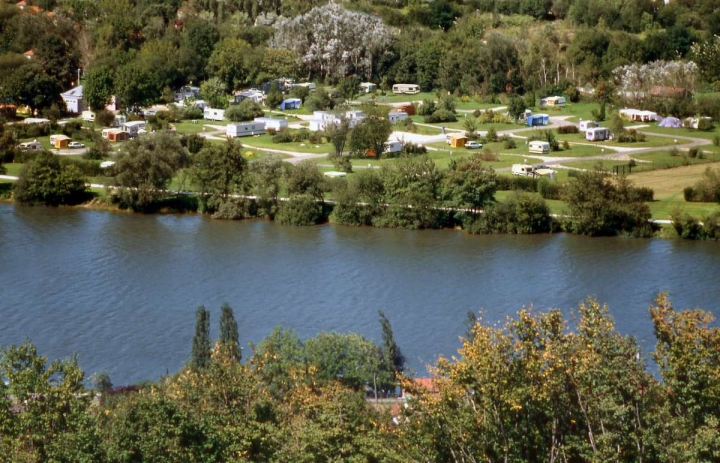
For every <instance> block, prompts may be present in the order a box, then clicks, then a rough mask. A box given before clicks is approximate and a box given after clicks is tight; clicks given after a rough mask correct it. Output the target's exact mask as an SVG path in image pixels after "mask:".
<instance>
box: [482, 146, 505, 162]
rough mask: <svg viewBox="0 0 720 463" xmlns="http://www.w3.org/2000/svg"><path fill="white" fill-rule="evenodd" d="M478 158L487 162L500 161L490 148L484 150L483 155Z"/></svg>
mask: <svg viewBox="0 0 720 463" xmlns="http://www.w3.org/2000/svg"><path fill="white" fill-rule="evenodd" d="M477 156H478V157H479V158H480V159H481V160H482V161H485V162H498V161H499V160H500V158H498V155H497V153H495V152H494V151H493V150H491V149H490V148H485V149H483V151H482V153H480V154H478V155H477Z"/></svg>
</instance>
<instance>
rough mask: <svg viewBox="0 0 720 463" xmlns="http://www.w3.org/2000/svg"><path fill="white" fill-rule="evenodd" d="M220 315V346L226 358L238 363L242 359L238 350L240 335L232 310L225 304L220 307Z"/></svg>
mask: <svg viewBox="0 0 720 463" xmlns="http://www.w3.org/2000/svg"><path fill="white" fill-rule="evenodd" d="M221 310H222V315H220V340H219V341H218V342H219V343H220V346H221V348H222V349H224V351H225V354H224V355H226V356H227V357H228V358H230V359H233V360H236V361H238V362H239V361H240V360H241V359H242V350H241V349H240V340H239V337H240V335H239V334H238V324H237V322H236V321H235V315H234V314H233V309H232V308H230V306H229V305H227V303H224V304H223V305H222V309H221Z"/></svg>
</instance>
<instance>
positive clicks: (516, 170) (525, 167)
mask: <svg viewBox="0 0 720 463" xmlns="http://www.w3.org/2000/svg"><path fill="white" fill-rule="evenodd" d="M512 174H513V175H515V176H518V177H534V176H535V167H533V166H531V165H530V164H513V166H512Z"/></svg>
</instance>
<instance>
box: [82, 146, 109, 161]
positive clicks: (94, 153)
mask: <svg viewBox="0 0 720 463" xmlns="http://www.w3.org/2000/svg"><path fill="white" fill-rule="evenodd" d="M103 157H105V156H104V153H103V152H102V150H101V149H100V148H98V147H97V146H91V147H90V148H88V149H87V150H86V151H85V153H84V154H83V159H87V160H93V161H99V160H100V159H102V158H103Z"/></svg>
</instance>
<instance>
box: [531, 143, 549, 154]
mask: <svg viewBox="0 0 720 463" xmlns="http://www.w3.org/2000/svg"><path fill="white" fill-rule="evenodd" d="M528 151H529V152H531V153H537V154H547V153H549V152H550V143H548V142H546V141H542V140H533V141H531V142H530V143H528Z"/></svg>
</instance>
